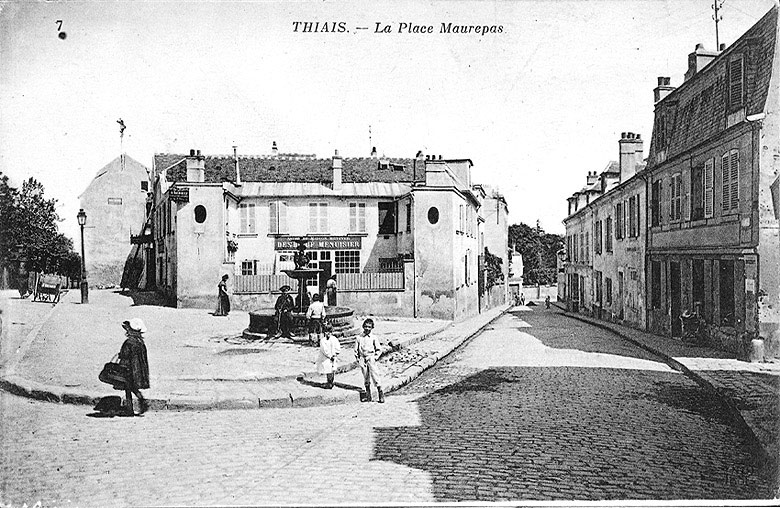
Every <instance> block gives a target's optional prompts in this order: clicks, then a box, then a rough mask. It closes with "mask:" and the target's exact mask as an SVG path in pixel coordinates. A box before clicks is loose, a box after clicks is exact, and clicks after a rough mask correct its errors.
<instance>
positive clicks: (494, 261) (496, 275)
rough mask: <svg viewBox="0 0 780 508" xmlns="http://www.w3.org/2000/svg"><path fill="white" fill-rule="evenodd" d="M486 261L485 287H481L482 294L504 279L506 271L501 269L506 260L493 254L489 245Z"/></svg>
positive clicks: (486, 251) (486, 250)
mask: <svg viewBox="0 0 780 508" xmlns="http://www.w3.org/2000/svg"><path fill="white" fill-rule="evenodd" d="M484 263H485V265H484V268H485V282H484V287H480V288H479V292H480V294H482V293H484V292H485V291H490V288H492V287H493V286H495V285H496V284H497V283H499V282H501V281H503V280H504V272H503V271H502V270H501V265H502V264H504V262H503V261H502V260H501V258H500V257H498V256H496V255H495V254H491V252H490V251H489V250H488V248H487V247H485V257H484Z"/></svg>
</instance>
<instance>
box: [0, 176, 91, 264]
mask: <svg viewBox="0 0 780 508" xmlns="http://www.w3.org/2000/svg"><path fill="white" fill-rule="evenodd" d="M56 205H57V200H56V199H46V197H45V196H44V188H43V185H41V183H40V182H38V181H37V180H36V179H34V178H29V179H27V180H25V181H24V182H23V183H22V186H21V188H15V187H11V186H10V185H9V183H8V177H7V176H6V175H3V174H2V172H0V266H2V267H8V268H10V269H11V271H12V272H15V273H16V275H17V276H19V277H26V273H25V272H26V271H43V272H49V273H59V274H63V275H69V276H72V274H73V273H74V269H73V267H74V266H78V265H79V264H80V258H79V257H78V254H76V253H75V252H73V242H72V241H71V240H70V239H69V238H67V237H66V236H65V235H63V234H61V233H59V232H58V231H57V222H59V220H60V218H59V216H58V215H57V210H56ZM76 260H78V263H76ZM22 262H23V263H24V265H25V266H24V267H22V266H21V265H22ZM76 273H78V272H76Z"/></svg>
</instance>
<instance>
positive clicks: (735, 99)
mask: <svg viewBox="0 0 780 508" xmlns="http://www.w3.org/2000/svg"><path fill="white" fill-rule="evenodd" d="M743 64H744V59H743V58H742V56H737V57H736V58H735V59H734V60H732V61H730V62H729V68H728V69H729V97H728V99H729V109H730V110H734V109H738V108H741V107H742V106H744V105H745V104H744V95H745V94H744V91H745V73H744V70H743Z"/></svg>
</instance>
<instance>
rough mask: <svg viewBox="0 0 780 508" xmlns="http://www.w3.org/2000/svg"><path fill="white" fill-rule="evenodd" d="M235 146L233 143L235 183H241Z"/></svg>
mask: <svg viewBox="0 0 780 508" xmlns="http://www.w3.org/2000/svg"><path fill="white" fill-rule="evenodd" d="M237 148H238V147H237V146H236V145H233V160H234V161H235V163H236V185H241V169H240V168H239V167H238V151H237Z"/></svg>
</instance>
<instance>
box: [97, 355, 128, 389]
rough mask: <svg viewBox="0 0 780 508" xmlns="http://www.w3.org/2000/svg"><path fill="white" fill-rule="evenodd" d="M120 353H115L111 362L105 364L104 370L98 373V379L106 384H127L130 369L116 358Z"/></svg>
mask: <svg viewBox="0 0 780 508" xmlns="http://www.w3.org/2000/svg"><path fill="white" fill-rule="evenodd" d="M118 356H119V355H114V357H113V358H112V359H111V361H110V362H108V363H106V364H105V365H103V370H101V371H100V374H98V379H99V380H100V381H102V382H104V383H106V384H109V385H113V386H114V387H115V388H116V387H124V386H125V385H126V384H127V378H128V377H129V373H130V372H129V370H128V369H127V367H126V366H125V365H122V364H121V363H117V362H116V361H115V360H116V359H117V358H118Z"/></svg>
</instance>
